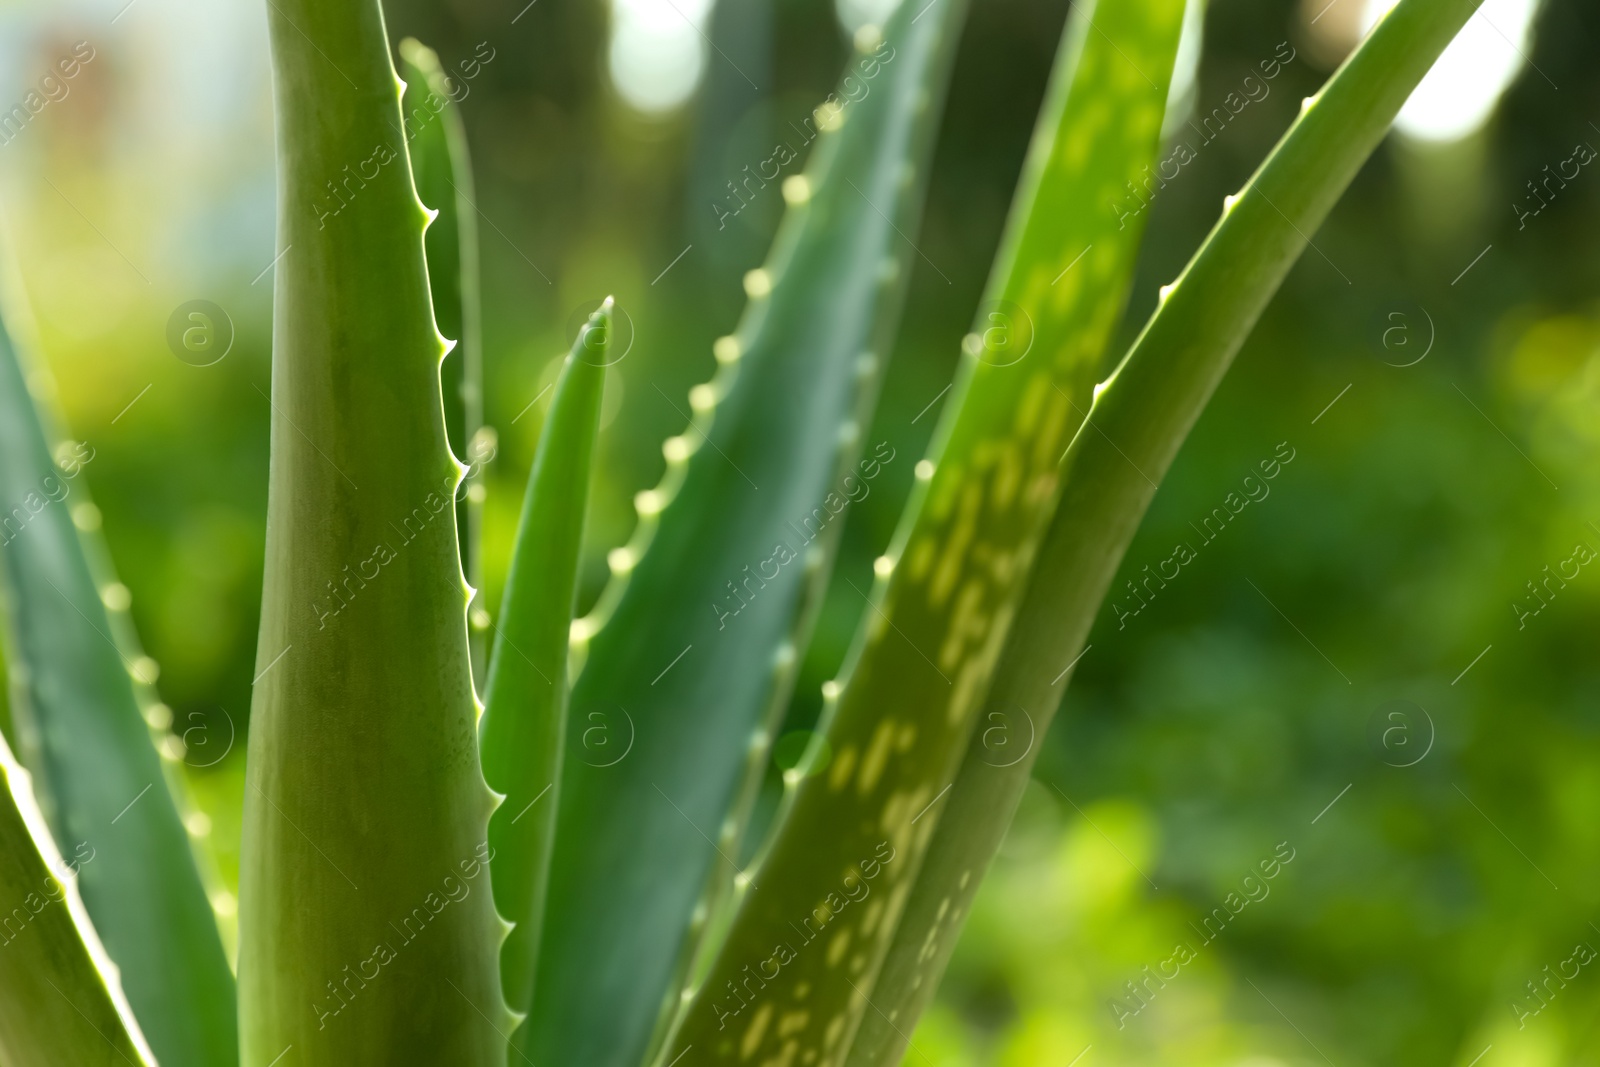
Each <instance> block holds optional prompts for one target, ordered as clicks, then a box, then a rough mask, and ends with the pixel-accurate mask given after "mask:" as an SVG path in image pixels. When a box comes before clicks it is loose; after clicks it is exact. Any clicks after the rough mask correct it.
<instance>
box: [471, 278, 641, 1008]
mask: <svg viewBox="0 0 1600 1067" xmlns="http://www.w3.org/2000/svg"><path fill="white" fill-rule="evenodd" d="M611 314H612V304H611V300H610V298H607V299H606V301H605V302H604V303H603V304H602V305H601V306H600V310H598V311H596V312H595V313H594V314H593V315H592V316H590V318H589V321H588V323H586V324H585V325H584V327H583V329H582V330H580V331H579V333H578V338H577V340H576V341H575V342H574V343H573V346H572V352H571V354H569V355H568V356H567V361H566V364H565V365H564V366H563V367H562V370H561V376H560V377H559V378H558V379H557V380H556V386H555V392H554V393H553V394H552V396H551V399H550V413H549V415H548V416H546V418H545V422H544V428H543V429H542V430H541V431H540V433H539V447H538V450H537V451H536V452H535V453H534V457H533V470H532V472H531V473H530V474H529V476H528V491H527V494H526V495H525V496H524V497H523V502H522V519H521V521H520V523H519V524H518V526H517V539H516V547H515V548H514V550H513V552H512V556H511V571H510V574H509V575H508V576H507V578H506V592H505V597H504V599H503V601H502V602H501V608H500V621H499V623H498V624H496V625H495V643H494V658H493V660H491V662H490V667H489V685H488V689H487V690H486V691H485V695H484V704H485V707H484V713H483V719H482V721H481V722H480V723H479V735H480V737H481V739H482V748H483V773H484V777H485V778H486V779H488V782H489V786H490V787H491V788H492V789H494V790H495V791H497V792H499V793H501V794H502V795H503V796H504V797H505V800H504V801H503V802H502V803H501V805H500V807H499V808H497V809H496V810H495V813H494V815H493V816H492V817H491V818H490V820H489V846H490V848H491V849H492V850H493V855H494V862H493V864H492V867H491V870H492V873H493V875H494V899H495V904H496V906H497V907H498V908H499V911H500V915H501V916H502V917H503V918H504V919H506V920H507V921H508V922H511V923H514V924H515V925H514V927H513V928H512V930H511V933H510V934H509V935H508V936H507V937H506V941H505V944H504V945H503V946H502V947H501V950H500V974H501V981H502V984H503V985H504V987H505V996H506V1003H507V1004H509V1005H510V1006H511V1007H512V1009H513V1010H515V1011H518V1012H521V1013H524V1014H525V1013H526V1012H527V1011H528V1009H529V1007H530V1005H531V1004H532V1002H533V978H534V970H533V964H534V959H535V958H536V956H537V953H538V947H539V930H540V925H541V920H542V918H543V914H544V897H545V887H546V886H547V885H548V884H549V871H550V850H551V846H552V844H553V843H554V839H555V813H556V807H557V804H558V802H559V800H560V794H559V793H558V792H557V790H556V784H557V780H558V778H559V776H560V773H561V752H562V745H563V740H564V738H565V736H566V711H567V649H568V643H569V642H568V635H569V634H570V632H571V628H572V614H573V610H574V607H575V605H574V598H575V597H576V594H577V584H578V556H579V550H580V549H581V548H582V547H583V516H584V507H585V505H586V503H587V501H588V498H589V470H590V464H591V460H592V459H593V457H594V441H595V434H596V433H597V432H598V430H599V426H600V400H601V396H602V394H603V393H604V390H605V380H606V372H605V367H606V362H607V356H608V353H609V352H610V341H611V327H612V323H611ZM518 1033H519V1034H525V1031H523V1030H521V1029H519V1030H518Z"/></svg>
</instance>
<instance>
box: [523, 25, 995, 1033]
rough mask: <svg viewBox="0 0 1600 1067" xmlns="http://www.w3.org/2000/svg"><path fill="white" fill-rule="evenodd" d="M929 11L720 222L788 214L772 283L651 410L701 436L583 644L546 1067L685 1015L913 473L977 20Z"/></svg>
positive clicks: (658, 498) (545, 1014)
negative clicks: (865, 545)
mask: <svg viewBox="0 0 1600 1067" xmlns="http://www.w3.org/2000/svg"><path fill="white" fill-rule="evenodd" d="M920 6H921V7H923V8H925V11H924V13H923V14H922V16H921V18H920V19H919V18H918V17H917V15H918V11H917V10H916V7H917V5H912V4H906V5H903V6H902V8H901V10H900V13H899V14H897V15H896V16H895V18H894V19H893V20H892V21H891V22H890V23H889V25H888V26H887V27H885V29H884V30H883V32H882V36H881V37H879V36H877V35H876V34H875V33H874V32H873V31H870V30H869V31H864V32H862V33H861V34H858V35H857V49H856V51H855V53H853V54H852V56H851V58H850V61H849V70H848V73H847V76H846V79H845V81H844V83H843V84H842V86H841V90H840V92H839V94H838V96H836V97H832V98H830V99H829V100H828V101H827V102H825V103H824V104H823V106H822V107H821V108H819V109H818V110H817V113H816V115H815V116H814V119H813V120H807V121H805V122H804V123H801V122H797V123H795V124H794V125H793V126H792V127H790V128H789V129H788V134H789V135H788V136H787V137H786V138H785V143H784V144H783V145H782V146H780V149H779V150H778V151H777V152H775V153H773V155H772V156H771V157H770V159H769V160H763V159H754V160H751V161H750V165H749V167H748V168H746V169H745V170H743V171H740V172H739V173H737V174H730V175H729V176H728V178H729V182H728V185H729V187H730V188H729V195H728V196H727V197H726V198H725V200H723V201H721V202H719V203H718V204H716V205H709V204H708V205H706V210H707V211H714V212H716V213H717V214H718V217H719V218H720V219H722V220H724V221H727V222H728V224H729V225H733V222H732V219H731V216H732V215H733V214H734V213H735V212H736V211H739V210H742V207H741V205H743V204H744V203H746V202H747V201H748V200H749V199H750V198H752V197H760V196H767V197H775V196H779V195H780V193H781V195H782V196H783V198H784V199H785V200H786V201H787V203H788V205H789V206H788V213H787V216H786V218H785V221H784V223H783V225H782V227H781V229H780V231H779V235H778V237H777V239H776V241H775V243H774V247H773V251H772V254H771V255H770V257H769V258H768V261H767V264H766V266H765V267H763V268H762V269H760V270H757V271H752V272H751V273H750V274H749V275H748V276H747V277H746V280H745V288H746V292H747V293H748V295H749V297H750V304H749V306H748V308H747V309H746V312H745V315H744V317H743V319H742V320H741V322H740V325H739V328H738V330H737V331H736V332H735V334H734V335H732V336H729V337H725V338H722V339H721V340H719V341H718V342H717V343H716V346H715V348H714V354H715V356H716V358H717V361H718V363H719V365H720V366H719V370H718V372H717V375H716V377H715V378H713V380H712V381H711V382H710V383H709V384H705V385H700V386H697V387H695V388H694V389H693V390H691V392H690V394H689V397H688V403H687V404H685V403H684V401H683V400H682V399H681V398H677V397H672V396H668V395H666V394H665V393H660V394H656V393H654V392H653V391H652V392H651V395H652V396H653V397H655V400H654V402H656V403H660V404H662V405H671V406H673V407H674V408H676V409H677V410H678V411H679V412H680V413H682V414H684V416H685V417H689V418H690V419H691V423H690V426H689V428H688V429H687V430H686V431H685V432H684V434H683V435H682V436H679V437H674V438H672V439H670V440H669V441H667V443H666V445H665V446H664V451H665V453H666V458H667V472H666V475H665V477H664V479H663V481H662V482H661V484H660V485H658V486H657V487H656V488H655V489H652V490H649V491H647V492H644V493H641V494H640V495H639V497H638V498H637V503H638V510H639V515H640V520H639V528H638V530H637V531H636V533H635V535H634V537H633V539H632V541H630V543H629V544H628V545H627V546H625V547H624V548H622V549H619V550H617V551H615V552H613V553H612V555H611V564H612V569H613V572H614V575H615V578H614V580H613V583H612V585H611V586H610V587H609V588H608V589H607V590H606V592H605V593H604V594H603V595H602V597H601V599H600V601H599V605H598V606H597V608H596V611H595V613H594V614H593V615H592V616H590V617H587V618H584V619H580V620H578V622H577V623H575V624H574V653H575V656H576V657H577V658H578V659H580V660H582V659H583V658H584V657H585V655H586V658H587V664H586V665H585V666H584V667H583V668H582V674H581V675H580V676H579V677H578V678H577V679H576V681H575V683H574V690H573V696H572V707H571V712H570V716H571V719H572V722H573V723H574V729H573V731H572V733H573V737H572V739H571V743H570V748H569V751H568V753H567V755H568V757H569V758H568V759H566V760H565V763H564V766H563V770H562V782H561V806H560V809H559V811H558V813H557V820H558V821H557V830H556V845H555V860H554V862H553V864H552V873H551V883H550V890H549V898H548V900H549V903H548V906H547V909H546V919H545V927H544V932H543V939H542V944H541V948H540V956H539V975H538V979H537V983H536V986H537V989H538V995H537V996H536V997H535V1000H534V1004H533V1011H532V1015H531V1016H530V1018H529V1021H528V1028H529V1034H528V1037H529V1039H530V1040H529V1044H528V1045H527V1048H528V1055H529V1058H530V1059H531V1060H533V1061H534V1062H536V1063H546V1062H549V1063H634V1062H638V1061H639V1060H640V1059H641V1058H642V1057H643V1055H644V1054H645V1050H646V1047H647V1044H648V1043H649V1039H650V1035H651V1033H652V1029H653V1026H654V1024H655V1022H656V1020H657V1018H658V1015H659V1014H660V1012H661V1009H662V1008H663V1005H664V1004H665V1003H666V1002H667V1001H669V1000H671V1001H672V1002H673V1003H675V1002H676V993H677V980H678V979H677V975H678V974H680V973H681V970H682V968H683V967H684V965H685V964H684V961H685V960H686V959H687V958H688V948H689V946H691V945H692V944H693V941H694V937H695V936H696V933H697V931H698V930H699V929H700V928H701V927H702V926H703V921H701V922H697V923H696V924H695V926H694V928H693V929H691V914H692V913H696V912H697V909H696V907H695V905H696V900H697V898H698V897H699V896H700V895H701V893H702V891H703V889H704V887H705V886H706V884H707V882H708V879H714V878H720V879H722V881H724V882H726V881H727V879H728V877H729V876H731V875H732V874H733V871H732V869H731V867H730V868H726V869H723V865H724V864H726V862H727V861H726V859H725V858H724V854H730V855H731V854H733V853H734V852H736V851H737V850H736V849H735V848H734V847H733V842H734V841H736V839H737V837H738V833H739V830H740V828H741V826H742V824H743V822H744V821H745V819H746V817H747V815H748V811H749V808H750V806H751V804H752V802H753V797H754V796H755V793H756V787H755V783H757V782H758V778H757V777H756V774H757V773H758V772H759V770H760V768H761V767H762V766H763V765H764V764H765V761H766V759H767V740H768V738H769V737H770V735H771V733H772V732H773V730H775V728H776V722H777V719H778V716H780V715H781V713H782V709H783V708H784V706H785V705H786V703H787V699H788V695H789V692H790V687H791V686H792V684H793V673H794V670H795V668H796V655H795V649H796V648H797V647H803V646H804V641H805V635H806V634H807V633H808V632H809V628H810V625H811V623H812V618H813V614H814V610H815V607H816V606H817V604H818V603H819V602H820V594H821V591H822V584H823V582H824V580H825V578H826V575H827V569H828V565H829V562H830V560H831V558H832V550H833V546H834V542H835V539H836V537H837V535H838V533H839V530H840V527H841V526H842V524H843V518H842V517H841V516H840V514H839V513H840V512H841V511H842V510H843V507H844V504H845V502H846V497H847V495H849V494H851V493H856V494H859V492H860V488H859V487H860V486H861V485H862V484H863V483H864V482H866V481H867V479H868V477H869V474H868V472H870V473H872V474H876V473H879V472H880V471H881V468H882V464H883V463H884V462H888V461H891V460H893V458H894V454H893V451H892V449H889V448H888V447H887V446H883V447H881V448H878V449H874V450H871V451H873V452H874V453H875V455H874V457H873V458H872V459H870V460H867V461H865V463H866V467H865V469H864V470H863V469H862V468H861V467H858V465H857V464H858V457H859V456H860V455H861V452H862V448H861V434H862V428H863V427H864V426H866V425H867V424H868V423H869V421H870V416H871V412H872V408H873V403H874V400H875V397H876V390H877V381H878V378H879V375H880V373H881V368H882V365H883V363H884V360H885V358H886V357H887V355H888V352H889V349H890V345H891V343H892V340H893V334H894V327H895V324H896V321H897V318H898V314H899V309H900V306H901V303H902V299H903V296H904V293H905V287H906V280H907V278H908V276H909V275H910V272H911V270H912V269H913V267H915V266H916V265H917V264H918V263H919V262H920V260H919V257H918V253H917V251H916V249H915V248H914V247H913V246H912V245H911V244H910V243H909V241H908V240H907V238H906V237H905V235H906V234H908V233H915V232H916V220H917V218H918V215H919V214H920V209H921V204H922V198H923V191H924V188H925V185H926V178H927V171H928V161H929V157H930V153H931V148H932V143H933V138H934V135H935V133H936V131H937V127H938V118H939V114H940V110H941V106H942V102H943V97H944V91H945V86H946V83H947V81H948V76H949V71H950V67H951V63H952V60H953V56H954V52H955V45H956V41H957V38H958V35H959V29H960V26H961V20H962V17H963V15H964V11H965V5H964V3H963V0H946V2H942V3H939V4H935V5H933V6H931V7H928V6H926V5H920ZM813 122H814V125H813ZM812 140H815V147H814V149H813V150H812V154H811V159H810V161H809V164H808V165H807V168H806V170H805V172H804V173H803V174H798V173H792V172H791V171H790V170H789V168H791V165H792V164H794V163H795V162H796V160H797V158H798V156H799V154H800V153H802V152H804V151H805V150H806V148H807V146H808V144H809V143H810V142H811V141H812ZM775 168H776V169H775ZM784 173H788V175H789V176H788V177H782V175H783V174H784ZM735 190H737V193H738V195H735ZM701 252H702V250H701V249H700V248H698V247H696V248H694V249H692V250H690V251H689V252H687V253H686V254H687V255H690V256H693V255H697V254H701ZM679 269H682V268H679ZM620 355H621V354H620V353H619V356H620ZM646 388H647V391H648V387H646ZM690 411H692V412H693V414H692V417H691V416H689V415H688V412H690ZM691 457H692V458H691ZM652 542H653V543H652ZM647 545H648V546H649V551H648V553H647V552H645V548H646V546H647ZM630 575H631V578H630V577H629V576H630ZM625 579H626V580H625ZM607 620H609V621H607ZM602 622H604V625H603V626H602V625H601V624H602ZM712 911H714V902H713V903H710V904H707V905H706V906H705V907H702V908H701V909H698V914H699V915H700V916H702V917H703V916H704V915H706V914H709V913H711V912H712Z"/></svg>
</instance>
